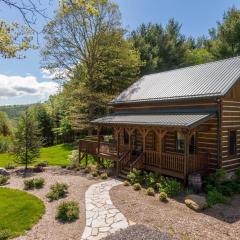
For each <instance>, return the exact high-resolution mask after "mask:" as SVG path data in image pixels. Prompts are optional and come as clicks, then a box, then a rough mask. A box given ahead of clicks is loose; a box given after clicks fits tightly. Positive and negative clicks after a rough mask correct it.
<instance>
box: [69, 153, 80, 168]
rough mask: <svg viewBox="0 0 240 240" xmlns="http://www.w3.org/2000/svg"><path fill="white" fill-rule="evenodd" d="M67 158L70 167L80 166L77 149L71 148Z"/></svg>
mask: <svg viewBox="0 0 240 240" xmlns="http://www.w3.org/2000/svg"><path fill="white" fill-rule="evenodd" d="M68 160H69V161H70V165H69V166H71V169H74V168H77V167H79V166H80V163H79V151H78V150H73V151H72V152H71V154H70V155H69V156H68Z"/></svg>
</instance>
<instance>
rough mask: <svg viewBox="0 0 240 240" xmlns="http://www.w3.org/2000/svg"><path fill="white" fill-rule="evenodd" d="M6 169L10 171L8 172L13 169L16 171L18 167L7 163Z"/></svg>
mask: <svg viewBox="0 0 240 240" xmlns="http://www.w3.org/2000/svg"><path fill="white" fill-rule="evenodd" d="M4 168H5V169H8V170H11V169H15V168H16V166H15V165H14V164H13V163H7V164H6V165H5V166H4Z"/></svg>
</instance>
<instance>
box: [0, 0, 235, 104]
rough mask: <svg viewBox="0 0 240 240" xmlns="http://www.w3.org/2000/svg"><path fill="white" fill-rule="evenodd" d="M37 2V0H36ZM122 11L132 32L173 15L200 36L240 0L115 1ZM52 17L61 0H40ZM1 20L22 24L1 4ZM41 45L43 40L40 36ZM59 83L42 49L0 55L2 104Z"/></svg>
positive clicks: (35, 96)
mask: <svg viewBox="0 0 240 240" xmlns="http://www.w3.org/2000/svg"><path fill="white" fill-rule="evenodd" d="M33 1H36V2H38V0H33ZM115 2H116V3H118V4H119V7H120V11H121V13H122V22H123V26H124V27H125V28H126V29H127V30H129V31H131V30H134V29H136V28H137V27H138V26H139V25H140V24H141V23H143V22H144V23H148V22H152V23H161V24H163V25H165V24H166V23H167V21H168V19H170V18H174V19H175V20H177V21H179V22H180V23H181V24H182V29H181V32H182V33H183V34H185V35H186V36H193V37H198V36H202V35H207V34H208V29H210V28H212V27H215V26H216V22H217V21H221V20H222V16H223V13H224V12H225V11H227V9H229V8H230V7H232V6H235V7H237V8H240V0H201V1H200V0H115ZM41 3H42V6H43V7H44V8H45V7H46V8H47V10H46V11H47V14H48V16H49V17H53V16H54V11H55V10H56V9H57V7H58V0H51V2H50V5H49V0H41ZM0 19H4V20H6V21H9V22H11V21H18V22H22V23H23V19H22V17H21V15H20V13H19V12H17V11H16V10H14V9H10V8H7V7H6V6H4V5H1V4H0ZM45 24H46V19H41V18H39V19H38V21H37V24H36V26H35V28H36V29H37V30H39V31H40V30H41V29H42V27H43V26H44V25H45ZM39 44H40V47H42V46H43V44H44V42H43V40H42V36H41V35H40V36H39ZM58 89H59V88H58V85H57V83H56V82H54V81H52V80H51V76H50V75H49V74H47V72H46V71H44V70H42V69H41V56H40V49H38V50H29V51H28V52H27V53H26V58H25V59H21V60H15V59H9V60H6V59H1V58H0V105H12V104H30V103H35V102H43V101H45V100H47V99H48V97H49V95H52V94H55V93H56V92H57V91H58Z"/></svg>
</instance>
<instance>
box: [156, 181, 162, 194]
mask: <svg viewBox="0 0 240 240" xmlns="http://www.w3.org/2000/svg"><path fill="white" fill-rule="evenodd" d="M160 188H161V183H159V182H158V183H156V184H155V190H156V192H159V190H160Z"/></svg>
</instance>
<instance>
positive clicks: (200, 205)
mask: <svg viewBox="0 0 240 240" xmlns="http://www.w3.org/2000/svg"><path fill="white" fill-rule="evenodd" d="M184 202H185V204H186V205H187V206H188V207H189V208H191V209H193V210H195V211H201V210H203V209H205V208H207V207H208V203H207V200H206V198H205V197H204V196H199V195H195V194H192V195H188V196H186V198H185V201H184Z"/></svg>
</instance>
